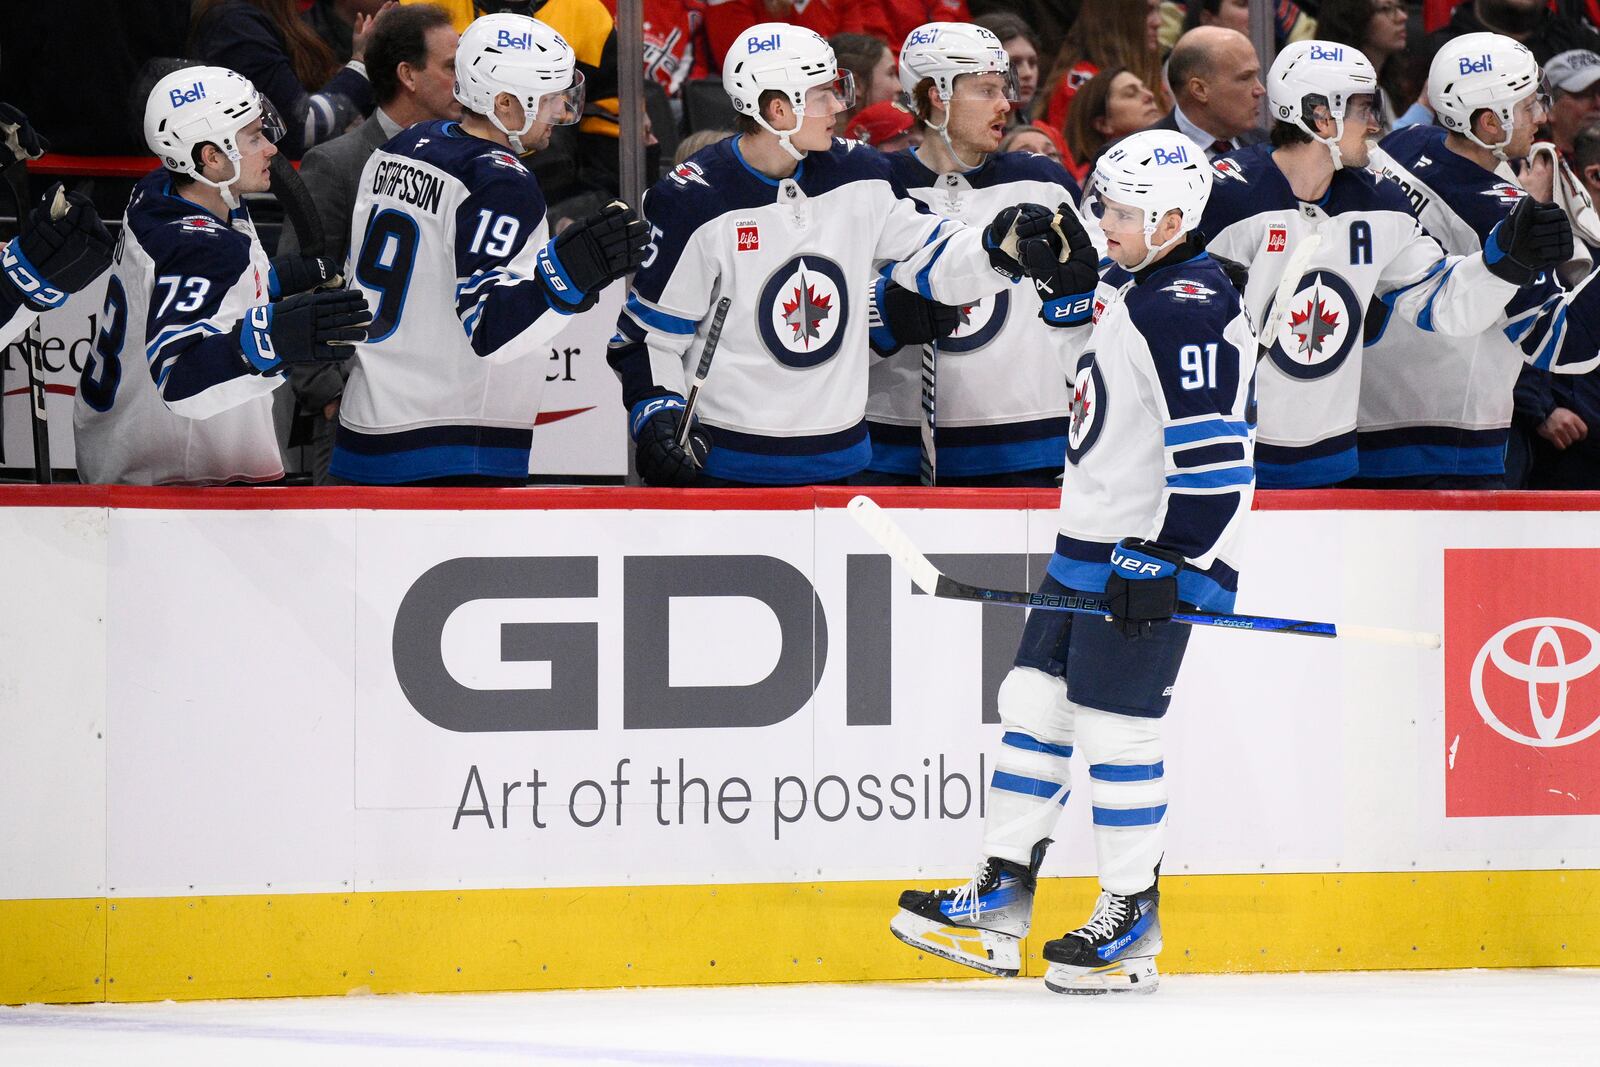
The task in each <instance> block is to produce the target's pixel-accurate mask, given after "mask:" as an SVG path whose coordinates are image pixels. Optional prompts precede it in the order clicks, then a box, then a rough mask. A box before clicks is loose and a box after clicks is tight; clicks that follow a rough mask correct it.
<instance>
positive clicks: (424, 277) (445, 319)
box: [329, 121, 593, 484]
mask: <svg viewBox="0 0 1600 1067" xmlns="http://www.w3.org/2000/svg"><path fill="white" fill-rule="evenodd" d="M356 188H357V193H356V206H355V215H354V217H353V218H352V220H351V230H350V255H351V263H352V273H351V286H352V288H354V289H357V290H359V291H361V292H364V293H365V294H366V296H367V303H368V304H369V305H370V306H371V307H372V309H373V322H372V326H371V329H370V330H369V332H368V335H367V340H366V341H365V342H363V343H361V344H358V345H356V354H355V364H354V367H353V369H352V371H351V373H350V380H349V382H348V383H347V384H346V385H345V391H344V399H343V400H342V401H341V403H340V405H339V430H338V435H337V437H336V439H335V442H334V451H333V462H332V464H331V465H330V467H329V470H330V471H331V473H333V474H334V475H336V476H338V477H340V478H346V479H349V480H350V481H355V482H363V483H373V484H396V483H401V482H414V481H422V480H425V479H430V478H445V477H457V476H463V475H467V476H474V475H476V476H486V477H491V478H511V479H518V478H526V477H527V475H528V457H529V453H530V451H531V449H532V444H533V426H534V421H535V419H536V418H537V416H538V414H539V400H540V397H541V395H542V394H543V392H544V382H545V367H544V363H543V361H542V360H538V359H526V358H524V357H526V356H529V355H531V354H534V353H537V352H541V351H543V346H544V342H546V341H548V340H549V339H550V338H551V337H553V336H555V334H557V333H558V332H560V330H561V329H562V328H563V327H564V326H565V325H566V324H567V322H568V321H570V320H569V316H570V315H571V314H572V313H573V312H574V311H575V310H584V309H585V308H587V307H588V306H590V305H591V304H592V302H593V301H592V300H584V301H580V302H577V303H576V304H574V305H572V306H570V307H568V306H563V305H562V304H560V303H558V302H556V301H553V300H552V299H551V297H550V295H549V292H548V290H546V288H545V286H544V283H543V282H542V281H540V280H539V278H538V275H537V274H536V272H535V264H536V261H537V259H538V255H539V253H540V252H541V251H542V250H543V249H544V247H545V245H546V243H547V242H548V240H549V237H550V233H549V226H548V223H547V222H546V219H545V204H544V197H543V195H542V194H541V193H540V191H539V183H538V181H536V180H535V179H534V177H533V175H532V174H530V173H529V172H528V170H527V168H526V167H524V166H523V165H522V161H521V160H519V159H518V158H517V157H516V156H515V155H513V154H512V153H511V152H510V151H509V150H507V149H505V148H503V147H501V146H500V145H498V144H495V143H494V142H492V141H486V140H483V139H482V138H479V137H473V136H471V135H470V134H468V133H466V132H465V131H464V130H462V128H461V126H460V124H459V123H455V122H443V121H441V122H427V123H421V124H418V125H416V126H412V127H410V128H409V129H406V130H403V131H401V132H400V133H399V134H398V135H396V136H395V137H394V138H393V139H392V140H390V141H389V142H388V143H387V144H385V145H384V146H383V147H382V148H380V149H378V151H377V152H375V153H373V154H372V156H371V157H369V158H368V160H367V164H366V167H365V168H363V170H362V172H361V179H360V183H359V184H358V185H357V187H356Z"/></svg>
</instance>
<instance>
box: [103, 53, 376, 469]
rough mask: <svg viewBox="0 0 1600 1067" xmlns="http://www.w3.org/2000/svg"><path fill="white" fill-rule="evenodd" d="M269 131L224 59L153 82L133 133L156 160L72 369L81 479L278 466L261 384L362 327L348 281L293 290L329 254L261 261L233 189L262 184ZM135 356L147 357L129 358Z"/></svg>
mask: <svg viewBox="0 0 1600 1067" xmlns="http://www.w3.org/2000/svg"><path fill="white" fill-rule="evenodd" d="M281 131H282V126H281V123H279V121H278V116H277V113H276V112H275V111H274V110H273V109H272V104H271V103H270V102H268V101H266V100H264V99H262V97H261V95H260V94H259V93H258V92H256V90H255V87H254V86H252V85H251V84H250V82H249V81H248V80H247V79H246V78H244V77H243V76H241V75H239V74H236V73H234V72H233V71H231V70H227V69H226V68H223V67H187V68H183V69H181V70H178V71H175V72H173V73H171V74H168V75H167V76H166V77H165V78H162V79H161V80H160V81H159V82H157V83H156V85H155V88H154V89H153V90H151V93H150V97H149V99H148V101H147V102H146V104H145V112H144V136H145V142H146V143H147V144H148V145H149V146H150V150H151V151H152V152H154V153H155V154H156V155H157V156H158V157H160V159H161V163H162V168H163V169H161V170H157V171H155V172H154V173H152V174H150V175H148V176H146V177H145V178H143V179H141V180H140V182H139V184H138V185H136V186H134V190H133V198H132V199H131V200H129V201H128V210H127V214H126V215H125V216H124V217H123V225H122V238H121V240H120V241H119V242H118V244H117V249H116V257H115V262H116V266H115V269H114V270H113V272H112V275H111V278H110V280H109V281H108V282H107V283H106V302H105V308H104V310H103V311H102V313H101V317H100V333H99V336H98V337H96V339H95V347H94V353H93V356H92V358H91V359H89V360H88V361H86V363H85V366H84V369H83V374H82V377H81V379H80V381H79V384H78V396H77V399H76V401H75V402H74V403H75V406H74V409H73V427H74V431H75V440H76V451H77V462H78V475H79V477H80V478H81V479H82V480H83V481H85V482H121V483H128V484H134V485H163V484H183V485H197V484H198V485H203V484H215V483H219V482H266V481H273V480H275V479H278V478H281V477H283V457H282V454H281V453H280V452H279V450H278V436H277V432H276V430H275V428H274V425H273V420H272V395H271V394H272V391H273V390H274V389H276V388H277V387H278V386H280V385H282V384H283V382H284V380H285V379H284V369H285V367H286V366H287V365H288V364H291V363H300V362H311V361H340V360H344V359H347V358H349V354H350V347H349V346H350V345H351V344H353V343H354V342H356V341H359V340H360V339H361V338H363V337H365V336H366V326H367V323H368V321H369V320H370V318H371V316H370V315H369V314H368V312H367V307H366V302H365V301H364V300H363V299H362V297H361V295H360V294H359V293H352V292H349V291H345V290H335V291H331V292H302V290H308V289H313V288H314V287H316V286H320V285H323V284H325V283H326V282H328V281H329V280H330V279H331V278H332V275H333V265H332V264H331V263H329V262H327V261H325V260H315V259H303V258H301V257H299V256H292V257H286V258H280V259H278V260H275V261H271V262H269V261H268V259H267V254H266V252H265V251H263V250H262V247H261V242H260V240H259V239H258V238H257V237H256V231H255V225H254V224H253V223H252V222H251V219H250V212H249V210H248V209H246V208H245V207H244V206H243V205H242V204H241V203H240V196H241V195H242V194H245V193H260V192H265V191H266V190H267V187H268V185H269V183H270V178H269V173H268V165H269V164H270V163H271V161H272V157H273V156H275V155H276V154H277V149H276V148H274V147H273V141H274V140H275V139H276V137H277V136H278V135H279V134H280V133H281ZM296 293H298V294H299V295H288V294H296ZM280 295H281V296H284V299H282V300H277V299H275V298H277V297H279V296H280ZM140 358H143V359H144V360H145V361H146V363H145V365H146V366H147V367H148V373H144V374H141V373H138V370H139V368H140V366H141V364H139V362H138V360H139V359H140ZM129 361H131V362H132V364H133V367H132V368H131V369H132V371H133V372H132V373H128V371H129V370H130V368H129V367H128V366H126V363H127V362H129Z"/></svg>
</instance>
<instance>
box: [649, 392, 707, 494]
mask: <svg viewBox="0 0 1600 1067" xmlns="http://www.w3.org/2000/svg"><path fill="white" fill-rule="evenodd" d="M682 421H683V397H681V396H677V395H675V394H671V393H669V394H667V395H666V396H657V397H651V398H650V399H649V400H642V401H640V402H639V403H637V404H635V405H634V406H633V416H632V418H630V419H629V426H630V429H631V431H632V433H633V442H634V454H633V462H634V465H635V466H636V467H638V468H639V477H641V478H643V479H644V481H645V484H646V485H658V486H663V487H667V488H680V489H681V488H684V487H686V486H690V485H693V484H694V483H695V479H696V478H697V477H698V476H699V474H700V468H701V467H703V466H704V465H705V461H706V457H707V456H708V455H710V454H711V437H710V436H709V435H708V434H707V433H706V432H705V431H704V430H702V429H701V428H700V424H699V422H698V421H696V422H694V423H693V424H692V428H691V429H690V430H689V441H688V446H687V447H686V448H680V447H679V446H678V427H679V426H680V425H681V424H682Z"/></svg>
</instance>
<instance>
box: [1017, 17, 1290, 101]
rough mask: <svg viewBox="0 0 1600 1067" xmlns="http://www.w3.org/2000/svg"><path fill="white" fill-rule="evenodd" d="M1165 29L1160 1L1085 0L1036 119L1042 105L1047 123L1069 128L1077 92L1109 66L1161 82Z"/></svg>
mask: <svg viewBox="0 0 1600 1067" xmlns="http://www.w3.org/2000/svg"><path fill="white" fill-rule="evenodd" d="M1160 28H1161V9H1160V2H1159V0H1143V2H1142V3H1141V2H1139V0H1083V7H1082V8H1081V9H1080V10H1079V13H1078V21H1077V22H1075V23H1073V25H1072V28H1071V29H1070V30H1068V31H1067V37H1066V40H1064V41H1062V42H1061V51H1060V52H1058V53H1057V54H1056V58H1055V62H1054V63H1053V64H1052V65H1051V68H1050V77H1049V80H1047V81H1046V82H1045V86H1044V92H1042V93H1040V94H1039V97H1038V98H1037V99H1036V100H1035V102H1034V115H1035V117H1038V116H1039V115H1040V114H1041V106H1042V109H1043V110H1042V113H1043V117H1044V120H1045V122H1047V123H1049V124H1050V125H1051V126H1053V127H1055V128H1056V129H1058V130H1065V129H1066V123H1067V112H1068V111H1069V110H1071V108H1072V98H1073V96H1075V95H1076V94H1077V92H1078V90H1079V89H1081V88H1083V87H1084V85H1086V84H1088V81H1089V79H1090V78H1092V77H1094V76H1095V75H1096V74H1098V73H1100V71H1102V70H1104V69H1106V68H1107V67H1124V68H1126V69H1128V70H1131V71H1133V72H1134V73H1135V74H1136V75H1138V77H1139V79H1140V80H1141V81H1143V82H1144V83H1145V84H1146V85H1152V86H1154V85H1160V84H1161V53H1160V50H1159V45H1158V44H1157V33H1158V32H1159V31H1160ZM1257 66H1259V64H1257Z"/></svg>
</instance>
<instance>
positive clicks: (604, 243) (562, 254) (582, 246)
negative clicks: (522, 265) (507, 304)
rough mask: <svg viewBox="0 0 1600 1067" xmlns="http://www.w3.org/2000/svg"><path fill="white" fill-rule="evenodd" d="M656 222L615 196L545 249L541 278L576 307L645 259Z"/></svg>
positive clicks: (556, 297) (564, 301)
mask: <svg viewBox="0 0 1600 1067" xmlns="http://www.w3.org/2000/svg"><path fill="white" fill-rule="evenodd" d="M649 244H650V227H649V226H647V225H646V224H645V223H644V222H643V221H641V220H640V218H639V216H638V215H635V214H634V213H633V208H631V207H629V206H628V205H627V204H624V203H623V202H622V201H620V200H613V201H612V202H611V203H609V204H607V205H606V206H605V207H603V208H601V209H600V210H599V211H597V212H595V213H594V214H593V215H590V216H589V217H588V218H586V219H584V220H582V221H581V222H575V223H573V224H572V225H571V226H568V227H567V228H566V229H565V230H563V231H562V232H561V234H560V235H559V236H558V237H556V238H554V239H553V240H552V241H551V242H550V243H549V244H547V245H545V246H544V249H543V251H541V252H540V253H539V277H540V278H541V279H543V281H544V284H545V288H546V289H548V290H549V291H550V296H551V298H552V299H554V300H556V301H557V302H558V303H560V304H562V305H564V306H566V307H569V308H571V307H576V306H578V305H580V304H582V303H583V301H584V298H585V297H586V296H588V295H589V294H591V293H598V292H599V291H600V290H601V289H604V288H605V287H606V286H607V285H608V284H610V283H611V282H613V281H615V280H616V279H618V278H620V277H622V276H623V275H624V274H627V273H628V272H629V271H631V270H633V269H634V268H636V267H638V266H639V264H640V263H643V262H644V252H645V248H646V247H647V246H648V245H649Z"/></svg>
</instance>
